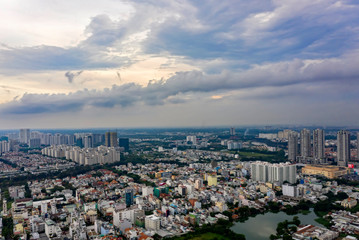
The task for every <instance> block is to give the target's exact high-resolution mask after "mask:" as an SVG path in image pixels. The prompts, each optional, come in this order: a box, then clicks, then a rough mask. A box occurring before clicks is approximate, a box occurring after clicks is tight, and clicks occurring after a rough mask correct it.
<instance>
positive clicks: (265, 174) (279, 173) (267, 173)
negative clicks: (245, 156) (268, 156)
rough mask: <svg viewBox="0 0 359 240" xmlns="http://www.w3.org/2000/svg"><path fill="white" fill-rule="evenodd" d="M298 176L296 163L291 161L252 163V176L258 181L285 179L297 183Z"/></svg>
mask: <svg viewBox="0 0 359 240" xmlns="http://www.w3.org/2000/svg"><path fill="white" fill-rule="evenodd" d="M296 177H297V168H296V165H294V164H290V163H278V164H271V163H268V162H260V161H257V162H253V163H251V178H252V179H253V180H254V181H258V182H271V183H274V182H278V183H280V184H282V183H283V182H284V181H287V182H289V183H292V184H293V183H295V182H296Z"/></svg>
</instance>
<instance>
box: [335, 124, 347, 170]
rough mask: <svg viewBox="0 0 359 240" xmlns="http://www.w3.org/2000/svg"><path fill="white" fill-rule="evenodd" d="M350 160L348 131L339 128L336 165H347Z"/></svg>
mask: <svg viewBox="0 0 359 240" xmlns="http://www.w3.org/2000/svg"><path fill="white" fill-rule="evenodd" d="M349 160H350V133H349V131H345V130H340V131H339V132H338V134H337V162H338V166H342V167H347V166H348V162H349Z"/></svg>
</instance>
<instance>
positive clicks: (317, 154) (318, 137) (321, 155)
mask: <svg viewBox="0 0 359 240" xmlns="http://www.w3.org/2000/svg"><path fill="white" fill-rule="evenodd" d="M324 148H325V134H324V130H323V129H316V130H314V131H313V157H314V158H315V159H319V160H320V161H319V162H320V163H323V160H324V159H325V152H324Z"/></svg>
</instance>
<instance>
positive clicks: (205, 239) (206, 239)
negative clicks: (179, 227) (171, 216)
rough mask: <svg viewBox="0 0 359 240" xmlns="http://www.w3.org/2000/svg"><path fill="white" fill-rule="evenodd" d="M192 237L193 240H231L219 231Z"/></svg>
mask: <svg viewBox="0 0 359 240" xmlns="http://www.w3.org/2000/svg"><path fill="white" fill-rule="evenodd" d="M176 239H178V240H185V239H189V238H186V237H178V238H176ZM190 239H192V240H231V239H230V238H227V237H224V236H222V235H219V234H217V233H211V232H207V233H203V234H201V235H198V236H196V237H193V238H190Z"/></svg>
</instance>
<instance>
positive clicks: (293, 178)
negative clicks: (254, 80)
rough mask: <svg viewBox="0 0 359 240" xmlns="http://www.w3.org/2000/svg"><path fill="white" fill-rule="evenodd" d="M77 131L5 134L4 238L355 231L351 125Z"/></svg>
mask: <svg viewBox="0 0 359 240" xmlns="http://www.w3.org/2000/svg"><path fill="white" fill-rule="evenodd" d="M74 131H76V130H61V133H54V134H52V133H49V132H46V131H45V130H30V129H20V130H10V131H3V132H2V136H1V140H2V141H1V149H0V150H1V158H0V162H1V165H0V172H1V176H0V177H1V181H0V187H1V197H2V198H1V201H2V204H1V217H0V223H1V224H0V227H1V233H2V238H3V239H10V238H11V239H131V240H133V239H141V240H142V239H193V238H196V237H197V238H199V239H214V238H217V239H268V238H270V239H309V238H312V239H314V238H317V239H337V238H338V237H340V238H341V239H357V237H358V236H359V229H358V223H359V215H358V214H356V212H357V210H358V209H359V205H358V202H357V201H358V199H359V177H358V174H357V173H358V169H359V160H358V150H359V148H358V144H359V142H358V139H357V130H355V129H350V130H341V129H335V128H332V129H330V128H329V129H314V128H311V129H309V128H303V129H299V128H296V129H280V128H273V127H270V126H267V127H264V128H245V129H243V128H237V129H236V128H234V127H231V128H229V129H225V128H213V129H138V130H136V129H132V130H128V129H127V130H111V131H105V130H94V131H93V132H91V130H88V131H87V130H86V131H87V132H85V131H84V130H79V131H78V132H74ZM271 213H283V214H284V215H285V216H286V218H285V219H286V220H285V221H284V222H281V221H277V222H275V223H274V224H278V226H275V227H272V228H273V229H272V231H271V232H270V233H269V234H268V235H267V236H262V238H261V236H260V235H253V234H256V233H251V232H248V230H246V229H243V228H241V224H245V223H246V222H247V221H249V219H251V218H257V217H260V216H265V215H267V214H271ZM263 214H264V215H263ZM306 214H314V215H313V216H314V217H313V216H312V215H310V216H312V219H310V218H309V220H308V219H307V222H305V221H304V220H303V219H302V217H299V218H298V216H305V215H306ZM292 215H293V216H295V217H294V218H293V217H292ZM291 219H293V220H291ZM258 227H260V226H258ZM257 234H258V233H257Z"/></svg>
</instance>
